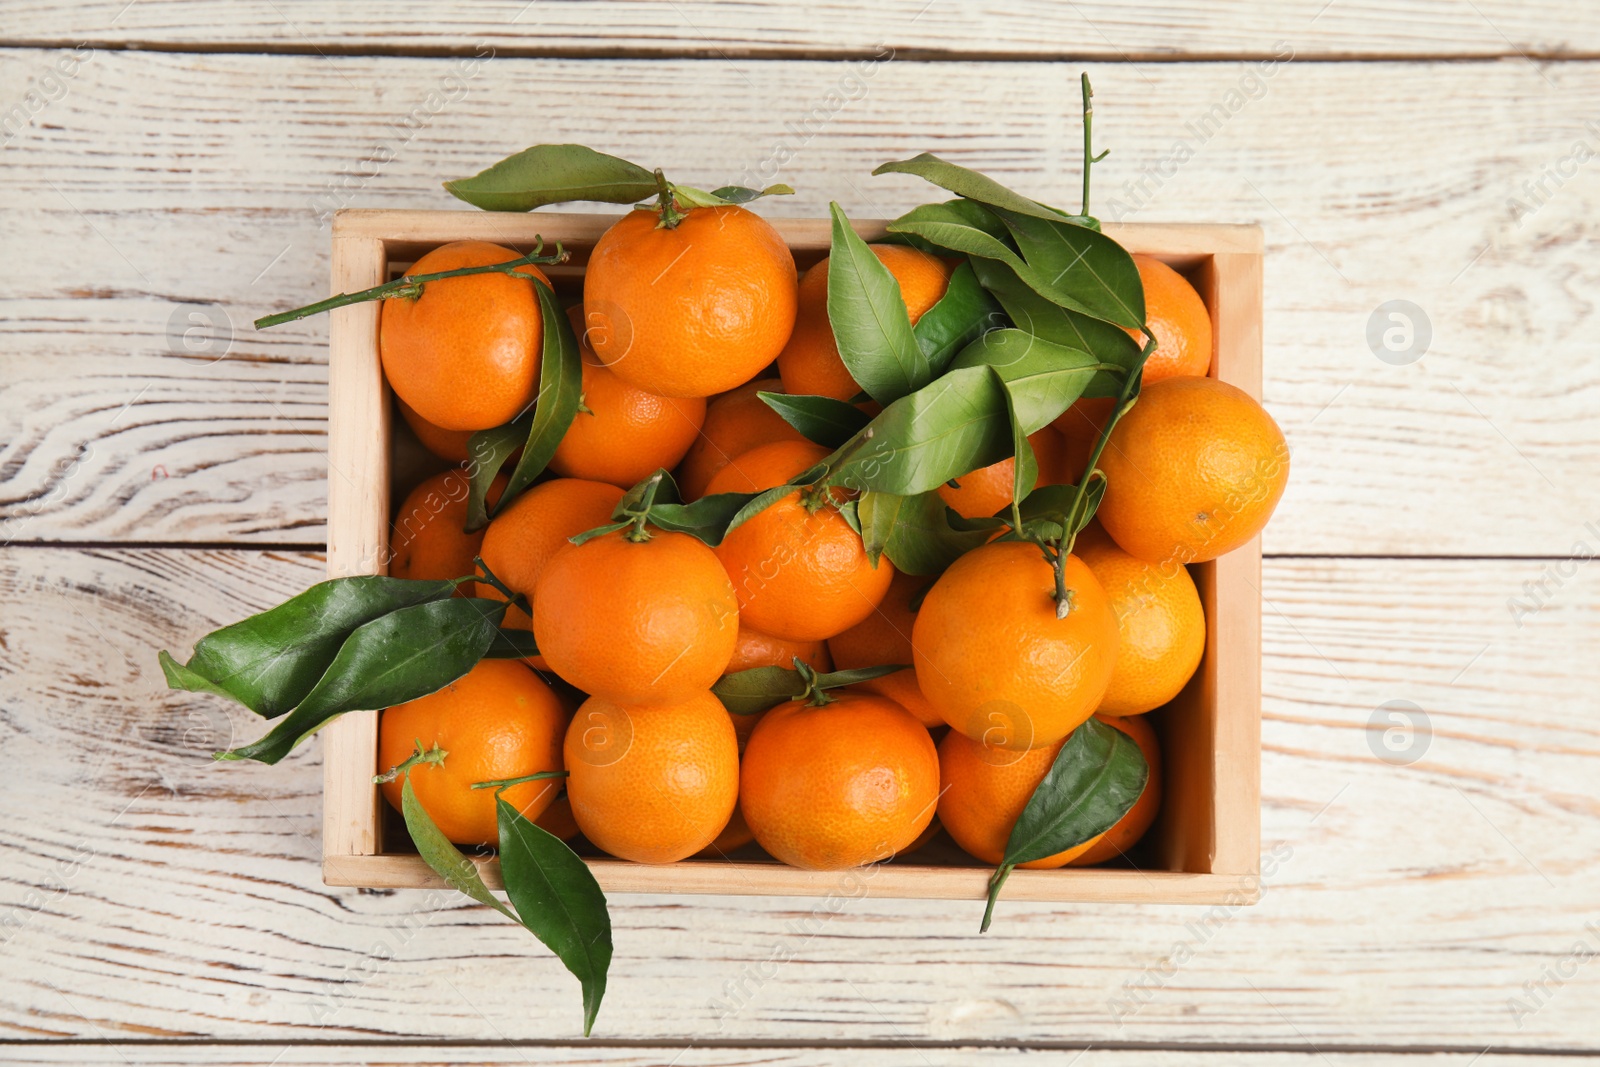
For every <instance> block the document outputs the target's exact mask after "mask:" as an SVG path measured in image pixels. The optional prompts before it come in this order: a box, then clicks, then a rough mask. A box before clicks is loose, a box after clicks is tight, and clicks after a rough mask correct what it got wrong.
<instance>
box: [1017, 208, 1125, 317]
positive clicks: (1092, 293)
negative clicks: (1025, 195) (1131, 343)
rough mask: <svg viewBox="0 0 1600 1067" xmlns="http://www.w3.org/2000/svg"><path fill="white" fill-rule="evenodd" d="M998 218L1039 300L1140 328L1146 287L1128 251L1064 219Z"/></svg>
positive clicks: (1023, 216) (1020, 215) (1106, 237)
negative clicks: (1012, 243)
mask: <svg viewBox="0 0 1600 1067" xmlns="http://www.w3.org/2000/svg"><path fill="white" fill-rule="evenodd" d="M999 214H1000V218H1001V220H1002V221H1004V222H1005V224H1006V229H1008V230H1010V231H1011V236H1012V239H1013V240H1015V241H1016V242H1017V248H1018V250H1019V251H1020V252H1021V253H1022V258H1023V260H1024V261H1025V262H1026V263H1027V264H1028V267H1029V268H1030V269H1031V271H1032V272H1033V273H1031V274H1024V275H1023V280H1024V281H1026V282H1028V284H1029V285H1030V286H1033V287H1034V289H1035V291H1037V292H1038V293H1039V294H1040V295H1042V296H1045V297H1048V298H1049V299H1051V300H1053V301H1054V302H1056V303H1057V304H1060V305H1061V306H1062V307H1066V308H1071V309H1072V310H1073V311H1079V312H1082V313H1083V314H1085V315H1089V316H1091V317H1093V318H1097V319H1103V320H1105V321H1106V322H1110V323H1115V324H1116V325H1118V326H1126V327H1128V328H1130V329H1138V328H1139V327H1140V326H1142V325H1143V324H1144V285H1143V283H1142V282H1141V281H1140V280H1139V268H1138V266H1137V265H1136V264H1135V263H1134V262H1133V257H1132V256H1131V255H1129V254H1128V251H1127V249H1125V248H1123V247H1122V246H1121V245H1119V244H1118V243H1117V242H1116V241H1115V240H1113V239H1112V238H1110V237H1108V236H1106V235H1105V234H1103V233H1101V232H1100V231H1098V230H1091V229H1089V228H1088V227H1086V226H1079V225H1077V224H1075V223H1071V222H1067V221H1066V220H1064V219H1042V218H1034V217H1032V216H1029V215H1023V214H1018V213H1015V212H1011V211H1003V210H1002V211H1000V212H999ZM1041 280H1042V281H1044V282H1045V283H1046V284H1045V285H1044V286H1041V285H1040V284H1039V282H1040V281H1041Z"/></svg>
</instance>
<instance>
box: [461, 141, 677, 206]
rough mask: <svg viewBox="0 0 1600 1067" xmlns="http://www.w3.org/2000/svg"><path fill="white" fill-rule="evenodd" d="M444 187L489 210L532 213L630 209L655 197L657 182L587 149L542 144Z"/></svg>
mask: <svg viewBox="0 0 1600 1067" xmlns="http://www.w3.org/2000/svg"><path fill="white" fill-rule="evenodd" d="M444 187H445V188H446V189H448V190H449V191H450V194H451V195H452V196H455V197H459V198H460V199H462V200H465V201H466V202H467V203H469V204H471V205H472V206H473V207H479V208H483V209H484V210H486V211H531V210H532V209H534V208H536V207H543V206H544V205H546V204H563V203H570V202H572V201H583V200H591V201H599V202H601V203H606V204H632V203H634V202H635V201H638V200H643V199H644V198H646V197H649V196H653V195H655V193H656V179H655V175H654V174H652V173H651V172H650V171H648V170H645V169H644V168H643V167H641V166H639V165H638V164H637V163H629V162H628V161H627V160H625V159H619V158H618V157H616V156H610V155H606V154H605V153H604V152H596V151H595V150H594V149H592V148H586V147H584V146H583V145H579V144H540V145H534V146H533V147H532V148H524V149H523V150H522V151H520V152H518V153H516V154H515V155H511V156H507V157H506V158H505V159H502V160H501V161H500V162H498V163H496V164H495V165H494V166H492V167H490V168H489V169H488V170H485V171H481V172H479V173H478V174H475V175H473V176H472V177H471V178H461V179H459V180H457V181H450V182H445V183H444Z"/></svg>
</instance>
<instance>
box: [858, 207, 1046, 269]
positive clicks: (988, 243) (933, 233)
mask: <svg viewBox="0 0 1600 1067" xmlns="http://www.w3.org/2000/svg"><path fill="white" fill-rule="evenodd" d="M887 228H888V230H889V232H890V233H895V234H904V235H908V236H912V237H916V238H919V239H920V240H922V241H926V242H927V243H928V244H931V245H934V246H935V247H938V248H944V249H948V250H949V251H951V252H962V253H965V254H966V255H970V256H980V257H982V258H985V259H994V260H1001V261H1004V262H1006V263H1011V264H1013V265H1015V266H1017V267H1024V266H1025V265H1024V264H1023V261H1022V258H1021V257H1020V256H1018V255H1017V252H1016V249H1014V248H1012V247H1011V245H1010V243H1009V241H1010V231H1008V230H1007V229H1006V225H1005V223H1003V222H1001V221H1000V216H998V215H996V214H995V213H994V212H993V211H990V210H989V209H988V208H986V207H984V206H983V205H982V204H980V203H978V202H977V201H975V200H948V201H946V202H945V203H942V204H923V205H921V206H920V207H915V208H912V209H911V210H910V211H908V212H906V213H905V214H904V215H901V216H900V217H899V218H897V219H895V220H894V221H893V222H891V223H889V225H888V227H887Z"/></svg>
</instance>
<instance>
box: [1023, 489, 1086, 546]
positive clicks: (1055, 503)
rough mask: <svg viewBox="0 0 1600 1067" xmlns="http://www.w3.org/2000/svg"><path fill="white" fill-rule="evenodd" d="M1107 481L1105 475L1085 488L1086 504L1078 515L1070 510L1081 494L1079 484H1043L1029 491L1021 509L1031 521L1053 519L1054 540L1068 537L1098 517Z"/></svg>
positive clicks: (1024, 517)
mask: <svg viewBox="0 0 1600 1067" xmlns="http://www.w3.org/2000/svg"><path fill="white" fill-rule="evenodd" d="M1105 492H1106V482H1105V479H1104V478H1096V479H1094V480H1093V481H1091V482H1090V483H1089V487H1088V488H1087V489H1086V490H1084V494H1083V505H1082V507H1081V508H1080V509H1079V513H1078V515H1077V516H1076V518H1074V517H1073V516H1071V515H1069V514H1068V512H1069V511H1070V510H1071V509H1072V505H1073V501H1074V500H1076V499H1077V497H1078V487H1077V486H1075V485H1041V486H1039V488H1037V489H1035V490H1034V491H1033V492H1031V493H1029V494H1028V496H1027V499H1025V500H1023V502H1022V504H1021V506H1020V510H1021V512H1022V521H1023V523H1024V524H1027V523H1040V522H1053V523H1055V524H1056V530H1055V532H1054V536H1052V537H1050V538H1049V539H1050V540H1052V541H1055V540H1060V539H1061V538H1064V537H1069V536H1076V535H1077V534H1078V533H1079V532H1081V531H1082V530H1083V528H1084V527H1085V526H1087V525H1089V521H1090V520H1091V519H1093V518H1094V513H1095V512H1096V511H1098V510H1100V498H1101V497H1103V496H1104V495H1105Z"/></svg>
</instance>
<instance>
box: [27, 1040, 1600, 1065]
mask: <svg viewBox="0 0 1600 1067" xmlns="http://www.w3.org/2000/svg"><path fill="white" fill-rule="evenodd" d="M6 1052H8V1053H11V1054H12V1056H11V1058H8V1059H7V1061H6V1062H7V1063H9V1064H14V1065H17V1067H47V1065H48V1067H54V1065H57V1064H73V1065H78V1067H104V1065H110V1067H119V1065H127V1067H214V1065H217V1064H250V1065H254V1067H347V1065H349V1064H352V1063H360V1064H369V1065H373V1067H377V1065H380V1064H381V1065H384V1067H389V1065H393V1067H402V1065H405V1067H410V1065H422V1064H435V1063H463V1062H465V1063H473V1064H478V1065H480V1067H501V1065H503V1064H512V1065H523V1064H529V1063H537V1064H542V1065H547V1067H571V1065H576V1064H605V1065H607V1067H661V1065H662V1064H665V1063H668V1062H669V1061H670V1063H671V1064H672V1067H835V1065H836V1064H839V1063H846V1062H847V1063H850V1064H873V1065H876V1067H929V1065H931V1064H939V1065H941V1067H991V1065H994V1067H1015V1065H1020V1064H1027V1067H1394V1065H1396V1064H1404V1065H1406V1067H1575V1065H1580V1064H1587V1063H1592V1062H1593V1061H1592V1060H1591V1059H1589V1058H1587V1057H1583V1056H1576V1055H1574V1056H1563V1055H1559V1054H1557V1055H1536V1056H1535V1055H1518V1054H1515V1053H1510V1054H1500V1053H1487V1054H1484V1053H1482V1052H1478V1053H1472V1052H1456V1053H1444V1054H1436V1055H1422V1056H1419V1055H1415V1054H1407V1053H1401V1052H1338V1051H1327V1052H1188V1051H1155V1050H1147V1049H1136V1050H1133V1049H1125V1050H1108V1049H1089V1050H1088V1051H1083V1050H1081V1049H1076V1048H1071V1049H1059V1050H1058V1049H1047V1050H1038V1049H1017V1048H993V1047H981V1046H980V1047H971V1046H969V1047H960V1046H953V1047H947V1046H938V1047H932V1048H873V1049H860V1048H851V1049H847V1050H842V1049H838V1048H752V1047H740V1048H703V1047H699V1046H689V1047H686V1048H682V1049H679V1048H664V1049H663V1048H644V1049H641V1048H617V1047H606V1046H597V1045H594V1044H582V1045H575V1046H573V1045H566V1046H549V1045H534V1046H512V1047H510V1048H506V1047H500V1046H474V1045H469V1046H459V1045H448V1046H435V1047H427V1046H424V1047H421V1048H417V1047H408V1046H404V1045H399V1044H386V1045H370V1044H369V1045H357V1046H351V1045H336V1046H332V1047H317V1046H310V1047H307V1046H305V1045H276V1044H270V1043H269V1044H263V1045H245V1046H240V1045H201V1046H190V1045H180V1046H172V1045H160V1046H153V1047H152V1046H150V1045H137V1044H119V1045H114V1046H83V1045H71V1046H65V1047H62V1046H59V1045H51V1046H29V1047H27V1048H22V1049H17V1048H10V1049H6ZM673 1057H676V1058H673Z"/></svg>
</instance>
